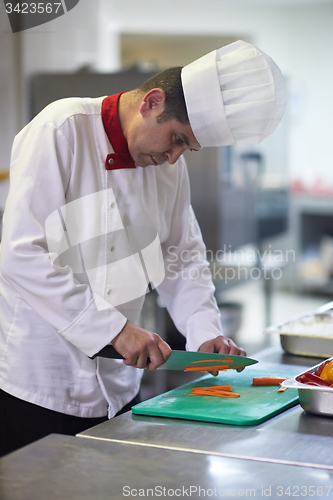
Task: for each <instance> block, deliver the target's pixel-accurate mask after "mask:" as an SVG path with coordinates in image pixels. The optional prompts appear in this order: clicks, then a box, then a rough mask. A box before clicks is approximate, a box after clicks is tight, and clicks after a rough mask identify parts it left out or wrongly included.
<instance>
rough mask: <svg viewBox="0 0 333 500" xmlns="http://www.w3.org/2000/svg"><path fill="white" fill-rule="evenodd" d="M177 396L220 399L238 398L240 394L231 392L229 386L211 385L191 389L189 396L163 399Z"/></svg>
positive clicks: (168, 396)
mask: <svg viewBox="0 0 333 500" xmlns="http://www.w3.org/2000/svg"><path fill="white" fill-rule="evenodd" d="M178 396H210V397H211V396H213V397H220V398H239V397H240V394H237V393H235V392H232V389H231V386H230V384H225V385H215V386H214V385H213V386H208V387H193V389H191V393H190V394H174V395H167V396H163V398H174V397H178Z"/></svg>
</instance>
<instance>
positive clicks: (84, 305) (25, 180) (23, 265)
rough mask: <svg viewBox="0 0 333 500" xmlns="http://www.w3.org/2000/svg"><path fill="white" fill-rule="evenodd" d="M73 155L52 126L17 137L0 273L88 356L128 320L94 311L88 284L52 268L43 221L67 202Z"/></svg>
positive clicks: (37, 126) (32, 128)
mask: <svg viewBox="0 0 333 500" xmlns="http://www.w3.org/2000/svg"><path fill="white" fill-rule="evenodd" d="M73 154H74V153H73V151H72V150H71V147H70V144H69V143H68V141H67V139H66V137H65V136H64V135H63V133H62V132H61V131H60V130H59V128H57V127H55V125H54V124H53V123H50V122H46V123H37V124H35V123H34V124H33V125H31V124H30V125H29V126H27V127H26V128H25V129H23V131H21V133H20V134H19V135H18V136H17V137H16V138H15V141H14V145H13V151H12V163H11V187H10V192H9V195H8V198H7V202H6V207H5V216H4V227H3V237H2V243H1V260H0V266H1V273H2V275H3V277H4V278H5V279H6V280H7V281H8V283H9V284H10V285H11V286H12V287H13V288H14V289H15V290H16V292H17V293H18V294H19V295H20V296H21V298H22V299H23V300H24V301H25V302H26V303H27V304H28V305H29V306H30V307H31V308H32V309H34V310H35V311H36V312H37V313H38V314H39V315H40V316H41V317H42V318H43V319H44V320H45V321H46V322H48V323H49V324H50V325H51V326H52V327H54V328H55V329H56V330H57V331H58V332H59V333H60V334H61V335H62V336H63V337H64V338H65V339H66V340H67V341H69V342H71V343H72V344H74V345H75V346H76V347H77V348H78V349H80V350H81V351H82V352H83V353H85V354H86V355H88V356H92V355H93V354H95V353H96V352H98V351H99V350H100V349H101V348H102V347H104V346H105V345H107V344H108V343H110V342H111V341H112V339H113V338H114V337H115V336H116V335H117V334H118V333H119V332H120V331H121V330H122V328H123V327H124V325H125V323H126V321H127V320H126V318H125V316H123V315H122V314H121V313H120V312H119V311H117V309H115V308H113V307H112V306H111V307H108V308H105V309H104V310H98V309H97V307H96V301H95V297H94V295H93V293H92V290H91V288H90V287H89V285H88V284H84V283H81V282H79V281H78V280H77V279H76V278H75V276H74V273H73V270H72V269H71V267H70V266H68V265H67V266H63V267H61V266H59V265H58V266H56V265H53V262H52V259H51V258H50V254H49V250H48V246H47V238H46V231H45V223H46V220H47V218H48V217H49V216H50V214H52V213H53V212H54V211H57V210H59V207H61V206H64V205H65V204H66V196H65V195H66V188H67V186H68V183H69V181H70V176H71V164H72V160H73Z"/></svg>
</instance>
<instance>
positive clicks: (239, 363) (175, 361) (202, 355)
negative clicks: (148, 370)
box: [90, 345, 258, 371]
mask: <svg viewBox="0 0 333 500" xmlns="http://www.w3.org/2000/svg"><path fill="white" fill-rule="evenodd" d="M97 356H101V357H103V358H111V359H124V358H123V356H122V355H121V354H119V352H117V351H116V350H115V348H114V347H113V346H112V345H107V346H106V347H103V349H101V350H100V351H99V352H98V353H97V354H95V355H94V356H92V357H91V358H90V359H95V358H96V357H97ZM202 362H204V365H205V366H216V365H219V364H223V363H225V364H228V366H229V368H233V369H236V368H244V367H245V366H249V365H253V364H255V363H258V361H257V360H255V359H252V358H247V357H246V356H232V355H229V354H212V353H207V352H192V351H172V353H171V355H170V357H169V359H168V360H167V361H166V362H165V363H164V364H163V365H161V366H159V367H158V370H182V371H183V370H185V368H187V367H189V366H193V367H194V366H200V363H201V364H202ZM228 362H229V363H228Z"/></svg>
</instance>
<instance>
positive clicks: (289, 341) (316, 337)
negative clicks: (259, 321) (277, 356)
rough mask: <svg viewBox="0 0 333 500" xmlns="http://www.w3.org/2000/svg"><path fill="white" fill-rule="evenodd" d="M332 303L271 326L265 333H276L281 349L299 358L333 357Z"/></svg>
mask: <svg viewBox="0 0 333 500" xmlns="http://www.w3.org/2000/svg"><path fill="white" fill-rule="evenodd" d="M332 305H333V303H332V302H329V303H328V304H325V305H324V306H322V307H321V308H320V309H318V310H316V311H313V312H311V313H306V314H302V315H300V316H297V317H295V318H291V319H290V320H289V321H287V322H285V323H281V324H279V325H275V326H271V327H269V328H267V329H266V330H265V333H278V334H279V335H280V341H281V346H282V348H283V349H284V350H285V351H286V352H288V353H290V354H297V355H301V356H311V357H313V356H315V357H321V358H325V359H326V358H328V357H329V356H333V311H332Z"/></svg>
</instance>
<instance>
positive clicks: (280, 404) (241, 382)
mask: <svg viewBox="0 0 333 500" xmlns="http://www.w3.org/2000/svg"><path fill="white" fill-rule="evenodd" d="M267 375H270V376H272V375H278V376H280V377H284V376H285V377H287V376H293V375H295V374H292V373H285V372H283V373H282V372H277V371H276V372H274V371H273V372H272V371H267V370H265V371H264V370H257V369H253V368H245V370H243V371H242V372H241V373H237V372H234V371H233V370H230V371H228V372H224V373H223V374H222V375H220V376H218V377H212V376H211V375H206V376H204V377H201V378H199V379H197V380H196V381H195V382H191V383H188V384H185V385H182V386H180V387H178V388H177V389H173V390H172V391H169V392H166V393H165V394H161V395H160V396H156V397H155V398H152V399H149V400H147V401H143V402H142V403H139V404H138V405H136V406H133V407H132V412H133V413H135V414H137V415H150V416H158V417H171V418H185V419H187V420H200V421H206V422H218V423H222V424H234V425H255V424H260V423H261V422H264V421H265V420H267V419H269V418H271V417H273V416H274V415H277V414H278V413H280V412H282V411H284V410H286V409H287V408H290V407H291V406H294V405H296V404H297V403H298V391H297V389H288V390H286V391H284V392H279V393H278V392H277V390H278V387H277V386H266V387H258V386H254V385H252V378H253V377H264V376H267ZM222 384H230V385H231V388H232V390H233V392H237V393H238V394H240V397H239V398H218V397H214V396H176V395H177V394H187V393H190V392H191V389H192V388H194V387H203V386H209V385H222ZM165 396H176V397H165Z"/></svg>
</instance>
